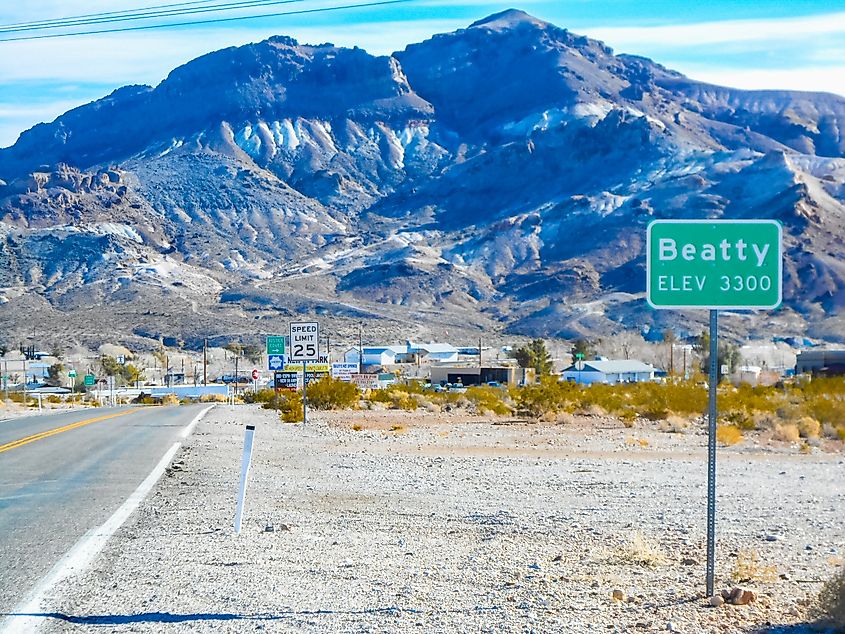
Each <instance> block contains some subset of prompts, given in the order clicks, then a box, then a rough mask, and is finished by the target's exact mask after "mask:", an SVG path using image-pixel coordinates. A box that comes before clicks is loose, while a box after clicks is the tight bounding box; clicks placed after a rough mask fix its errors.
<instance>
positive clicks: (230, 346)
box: [223, 341, 244, 356]
mask: <svg viewBox="0 0 845 634" xmlns="http://www.w3.org/2000/svg"><path fill="white" fill-rule="evenodd" d="M223 349H224V350H228V351H229V352H231V353H232V354H233V355H235V356H240V355H242V354H243V352H244V345H243V344H242V343H241V342H240V341H230V342H229V343H227V344H226V345H225V346H223Z"/></svg>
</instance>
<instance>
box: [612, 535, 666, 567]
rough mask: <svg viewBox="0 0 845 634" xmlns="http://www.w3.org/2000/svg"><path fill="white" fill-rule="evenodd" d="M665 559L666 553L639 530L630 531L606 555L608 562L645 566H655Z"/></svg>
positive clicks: (662, 562)
mask: <svg viewBox="0 0 845 634" xmlns="http://www.w3.org/2000/svg"><path fill="white" fill-rule="evenodd" d="M666 561H667V558H666V555H665V553H664V552H663V549H661V548H660V546H659V545H658V544H657V542H655V541H654V540H652V539H650V538H648V537H646V536H645V535H643V534H642V533H641V532H639V531H636V532H634V533H632V534H631V535H630V536H629V537H628V538H627V539H626V540H625V542H624V543H623V544H622V545H621V546H620V547H619V548H617V549H616V550H614V551H613V552H612V553H611V554H610V556H609V557H608V563H611V564H635V565H637V566H644V567H646V568H656V567H657V566H660V565H663V564H665V563H666Z"/></svg>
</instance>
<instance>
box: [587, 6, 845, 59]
mask: <svg viewBox="0 0 845 634" xmlns="http://www.w3.org/2000/svg"><path fill="white" fill-rule="evenodd" d="M586 34H587V35H589V36H590V37H593V38H597V39H600V40H603V41H606V42H607V43H609V44H610V45H611V46H616V47H630V46H637V45H641V44H643V43H648V44H650V45H651V46H655V45H660V46H672V47H688V46H699V45H702V44H727V43H737V42H760V41H775V42H784V41H787V40H797V41H803V42H805V43H808V46H807V48H808V49H810V50H811V49H812V48H813V46H814V44H813V43H810V42H812V40H808V38H814V37H818V36H825V35H839V36H842V35H845V12H837V13H827V14H822V15H813V16H806V17H801V18H777V19H756V20H721V21H712V22H697V23H693V24H672V25H662V26H637V27H633V26H626V27H619V26H611V27H600V26H599V27H595V28H589V29H587V33H586Z"/></svg>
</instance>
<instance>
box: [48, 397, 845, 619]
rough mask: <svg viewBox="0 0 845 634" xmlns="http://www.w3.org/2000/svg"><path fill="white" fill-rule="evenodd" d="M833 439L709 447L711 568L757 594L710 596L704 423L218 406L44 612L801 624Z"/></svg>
mask: <svg viewBox="0 0 845 634" xmlns="http://www.w3.org/2000/svg"><path fill="white" fill-rule="evenodd" d="M247 423H251V424H255V425H256V426H257V431H256V446H255V451H254V455H253V465H252V472H251V477H250V483H249V490H248V503H247V508H246V514H245V517H244V530H243V532H242V533H241V534H240V535H239V536H238V535H234V533H233V531H232V528H231V524H232V517H233V513H234V500H235V492H236V487H237V481H238V477H239V473H240V459H241V451H242V447H243V433H244V425H245V424H247ZM353 425H354V426H355V427H361V428H362V429H360V430H357V431H356V430H355V429H353ZM391 428H393V431H391ZM843 456H845V454H843V449H842V444H841V443H830V444H829V445H828V446H826V447H825V449H824V450H821V449H817V448H816V449H813V450H812V453H810V454H805V453H800V452H799V451H798V448H797V446H789V445H786V444H783V443H771V442H768V441H764V440H759V441H757V442H755V441H753V440H746V441H744V442H743V443H741V444H739V445H736V446H734V447H730V448H720V450H719V460H720V462H719V475H718V478H719V480H718V491H719V516H718V517H719V522H718V546H717V587H719V588H721V587H727V586H731V585H735V583H736V582H735V581H733V580H732V578H731V576H732V573H734V572H735V571H738V570H739V569H740V568H742V566H741V565H739V564H738V562H740V564H741V562H742V561H746V562H749V561H750V565H749V566H746V568H747V569H750V575H746V576H751V577H754V579H752V580H751V581H747V582H744V583H742V584H741V585H743V587H746V588H750V589H753V590H754V591H755V592H756V593H757V594H758V599H757V601H756V602H754V603H752V604H750V605H745V606H732V605H726V606H723V607H720V608H712V607H709V606H708V605H707V602H706V600H705V599H704V592H703V588H704V560H705V557H704V544H705V516H706V504H705V501H706V497H705V496H706V464H705V461H706V436H705V435H704V434H703V433H701V432H688V433H682V434H670V433H665V432H661V431H658V430H657V428H656V427H655V426H653V425H652V424H650V423H641V424H638V426H637V427H635V428H633V429H626V428H624V427H623V426H622V425H621V424H620V423H618V422H616V421H613V420H609V419H605V418H579V419H575V420H574V421H570V422H569V423H568V424H566V425H556V424H549V423H541V424H527V423H524V422H518V421H508V420H504V419H503V420H498V421H490V420H482V419H478V418H471V417H468V416H461V415H451V414H416V413H415V414H410V413H406V412H395V411H356V412H332V413H315V414H314V415H313V416H312V417H311V419H310V420H309V425H308V426H305V427H303V426H302V425H285V424H282V423H279V422H278V419H277V418H276V417H275V415H274V414H273V413H272V412H268V411H264V410H260V409H257V408H255V407H253V406H240V407H239V408H237V409H236V410H235V411H232V410H231V409H230V408H229V407H227V406H218V407H216V408H215V409H214V410H212V411H211V412H210V413H209V414H208V415H207V416H206V418H205V419H204V420H203V421H202V422H201V423H200V424H199V426H198V427H197V429H196V431H195V433H194V435H193V436H192V437H191V438H190V439H189V440H188V442H187V445H186V448H185V449H184V450H183V452H182V453H181V455H179V456H177V459H176V463H177V464H175V469H174V470H172V471H171V472H169V473H168V475H166V476H165V477H163V478H162V480H161V482H160V483H159V485H158V487H157V488H156V489H155V492H154V493H153V494H151V495H150V496H149V497H148V498H147V500H146V501H145V502H144V503H143V504H142V506H141V508H140V510H139V511H138V512H137V513H136V514H135V515H134V516H133V517H132V518H130V520H129V521H128V522H127V524H126V525H125V526H124V527H123V528H122V529H121V530H120V531H118V533H117V535H116V536H115V537H114V538H113V539H112V541H111V542H110V544H109V546H108V547H107V548H106V550H105V551H104V553H103V554H102V555H101V556H100V558H99V559H98V560H97V561H96V563H95V565H94V567H93V568H92V569H91V570H89V571H88V572H87V573H85V574H84V575H82V576H81V577H79V578H77V579H76V580H74V581H72V582H69V583H68V584H67V585H65V586H64V587H62V588H60V589H59V592H60V595H59V596H57V597H56V598H55V605H53V606H51V611H52V610H53V609H55V612H56V618H51V619H49V620H48V621H47V624H48V625H47V627H46V628H45V629H47V630H48V631H91V630H92V629H96V630H97V631H115V632H170V631H172V632H177V631H178V632H182V631H192V632H195V631H199V632H242V631H254V630H269V631H283V632H288V631H290V632H300V631H304V632H312V631H313V632H408V631H412V632H413V631H419V632H532V631H533V632H595V631H605V632H611V631H612V632H643V631H645V632H647V631H667V630H669V631H679V632H696V633H697V632H757V631H763V632H787V631H788V632H798V631H801V630H802V629H803V628H787V627H785V626H787V625H789V624H794V623H801V622H803V621H805V620H806V618H807V610H808V607H807V606H808V602H809V600H810V599H811V598H812V597H814V596H815V595H816V593H817V592H818V589H819V587H820V582H821V581H823V580H825V579H827V578H828V577H829V576H830V575H832V573H833V572H834V570H835V566H836V565H838V564H840V563H841V562H842V561H843V555H845V512H844V511H843V509H845V489H844V488H843V474H845V461H844V460H843ZM179 461H182V462H181V463H180V462H179ZM270 527H272V529H271V530H268V529H270ZM614 590H619V591H621V594H622V600H615V599H614V598H613V592H614ZM617 596H619V594H618V593H617ZM780 626H784V627H780Z"/></svg>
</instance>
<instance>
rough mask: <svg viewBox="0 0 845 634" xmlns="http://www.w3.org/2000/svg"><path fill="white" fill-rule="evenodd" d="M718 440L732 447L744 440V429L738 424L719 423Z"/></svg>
mask: <svg viewBox="0 0 845 634" xmlns="http://www.w3.org/2000/svg"><path fill="white" fill-rule="evenodd" d="M716 440H717V441H719V442H720V443H722V444H723V445H725V446H726V447H730V446H731V445H735V444H737V443H738V442H740V441H741V440H742V430H741V429H740V428H739V427H737V426H736V425H719V426H718V427H717V428H716Z"/></svg>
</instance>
